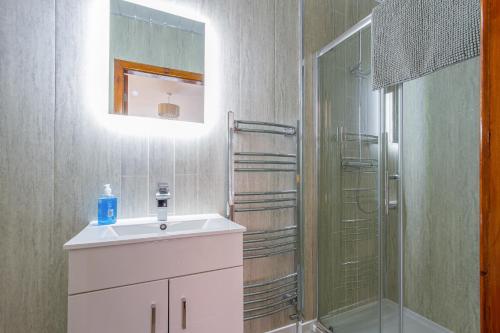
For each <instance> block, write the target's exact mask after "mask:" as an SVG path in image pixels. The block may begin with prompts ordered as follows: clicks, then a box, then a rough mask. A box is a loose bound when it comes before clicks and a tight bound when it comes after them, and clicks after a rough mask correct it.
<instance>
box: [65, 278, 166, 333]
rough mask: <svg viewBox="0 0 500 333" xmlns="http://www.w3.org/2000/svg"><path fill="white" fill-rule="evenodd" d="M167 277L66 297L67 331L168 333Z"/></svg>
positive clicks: (71, 332)
mask: <svg viewBox="0 0 500 333" xmlns="http://www.w3.org/2000/svg"><path fill="white" fill-rule="evenodd" d="M167 328H168V280H161V281H155V282H148V283H140V284H135V285H131V286H126V287H118V288H111V289H106V290H101V291H95V292H89V293H84V294H79V295H71V296H69V297H68V333H89V332H92V333H138V332H140V333H167Z"/></svg>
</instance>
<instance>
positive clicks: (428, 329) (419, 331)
mask: <svg viewBox="0 0 500 333" xmlns="http://www.w3.org/2000/svg"><path fill="white" fill-rule="evenodd" d="M378 315H379V312H378V304H377V303H370V304H367V305H363V306H361V307H359V308H356V309H353V310H350V311H347V312H343V313H341V314H338V315H334V316H327V317H324V318H323V319H322V323H323V325H324V326H326V327H333V331H334V333H376V332H378ZM403 324H404V333H451V331H450V330H448V329H446V328H444V327H442V326H440V325H438V324H436V323H434V322H433V321H431V320H429V319H427V318H424V317H422V316H420V315H419V314H417V313H415V312H413V311H410V310H408V309H405V311H404V318H403ZM398 326H399V320H398V306H397V304H396V303H394V302H392V301H390V300H386V299H384V300H383V301H382V332H383V333H397V332H398Z"/></svg>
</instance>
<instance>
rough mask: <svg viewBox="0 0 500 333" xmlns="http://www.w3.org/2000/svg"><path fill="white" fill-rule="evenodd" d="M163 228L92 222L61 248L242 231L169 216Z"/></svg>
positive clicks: (203, 218)
mask: <svg viewBox="0 0 500 333" xmlns="http://www.w3.org/2000/svg"><path fill="white" fill-rule="evenodd" d="M166 224H167V228H166V230H161V229H160V223H159V222H158V221H157V219H156V217H146V218H136V219H119V220H118V221H117V223H116V224H113V225H98V224H97V222H96V221H92V222H90V223H89V224H88V225H87V226H86V227H85V228H84V229H83V230H82V231H81V232H80V233H79V234H78V235H76V236H75V237H73V238H72V239H71V240H70V241H68V242H67V243H66V244H64V248H65V249H78V248H88V247H97V246H108V245H118V244H124V243H135V242H144V241H156V240H162V239H169V238H180V237H196V236H203V235H208V234H223V233H232V232H242V231H245V230H246V229H245V228H244V227H243V226H241V225H239V224H236V223H234V222H232V221H230V220H228V219H226V218H224V217H222V216H220V215H218V214H202V215H185V216H171V217H170V216H169V221H168V222H167V223H166Z"/></svg>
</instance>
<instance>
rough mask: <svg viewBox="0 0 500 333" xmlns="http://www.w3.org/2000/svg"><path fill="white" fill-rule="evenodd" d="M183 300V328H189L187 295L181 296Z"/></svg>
mask: <svg viewBox="0 0 500 333" xmlns="http://www.w3.org/2000/svg"><path fill="white" fill-rule="evenodd" d="M181 302H182V329H183V330H185V329H186V328H187V300H186V298H185V297H183V298H181Z"/></svg>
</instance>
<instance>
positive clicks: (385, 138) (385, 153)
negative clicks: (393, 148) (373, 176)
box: [382, 132, 389, 216]
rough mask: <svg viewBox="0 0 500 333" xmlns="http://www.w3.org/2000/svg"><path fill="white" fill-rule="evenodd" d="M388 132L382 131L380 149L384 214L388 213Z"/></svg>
mask: <svg viewBox="0 0 500 333" xmlns="http://www.w3.org/2000/svg"><path fill="white" fill-rule="evenodd" d="M388 138H389V133H387V132H384V133H382V147H383V148H382V149H383V155H382V158H383V159H384V164H383V165H384V170H383V177H384V180H383V181H384V212H385V215H386V216H387V215H389V168H388V165H387V164H388V160H389V158H388V155H389V139H388Z"/></svg>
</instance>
